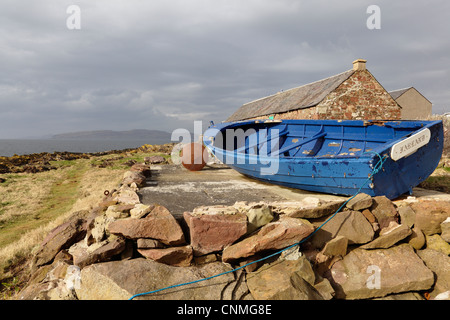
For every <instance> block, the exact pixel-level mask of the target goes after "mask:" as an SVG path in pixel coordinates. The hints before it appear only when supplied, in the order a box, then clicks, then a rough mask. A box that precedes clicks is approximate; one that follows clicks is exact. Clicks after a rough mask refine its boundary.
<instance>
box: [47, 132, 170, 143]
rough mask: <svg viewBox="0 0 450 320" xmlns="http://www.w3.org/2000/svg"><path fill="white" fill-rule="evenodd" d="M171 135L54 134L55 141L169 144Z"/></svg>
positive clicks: (129, 133)
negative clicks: (136, 141) (133, 141)
mask: <svg viewBox="0 0 450 320" xmlns="http://www.w3.org/2000/svg"><path fill="white" fill-rule="evenodd" d="M170 138H171V134H170V133H168V132H165V131H160V130H145V129H136V130H128V131H113V130H97V131H80V132H70V133H61V134H55V135H53V136H52V139H55V140H122V141H127V140H148V141H149V143H169V142H171V141H170Z"/></svg>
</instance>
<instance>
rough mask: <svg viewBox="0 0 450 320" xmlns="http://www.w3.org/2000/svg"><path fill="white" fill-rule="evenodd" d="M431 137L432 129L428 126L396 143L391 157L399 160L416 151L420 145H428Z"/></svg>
mask: <svg viewBox="0 0 450 320" xmlns="http://www.w3.org/2000/svg"><path fill="white" fill-rule="evenodd" d="M430 138H431V132H430V129H428V128H426V129H423V130H422V131H420V132H417V133H415V134H413V135H412V136H411V137H409V138H406V139H404V140H402V141H400V142H397V143H396V144H394V145H393V146H392V148H391V159H392V160H394V161H397V160H399V159H401V158H404V157H407V156H409V155H411V154H413V153H414V152H416V151H417V150H418V149H419V148H420V147H423V146H424V145H426V144H427V143H428V142H429V141H430Z"/></svg>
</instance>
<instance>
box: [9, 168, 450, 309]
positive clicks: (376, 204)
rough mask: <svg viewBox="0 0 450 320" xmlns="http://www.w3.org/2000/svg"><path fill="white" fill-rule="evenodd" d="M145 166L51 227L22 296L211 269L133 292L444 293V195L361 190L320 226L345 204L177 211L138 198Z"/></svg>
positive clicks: (260, 295)
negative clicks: (397, 195) (397, 196)
mask: <svg viewBox="0 0 450 320" xmlns="http://www.w3.org/2000/svg"><path fill="white" fill-rule="evenodd" d="M149 175H151V170H150V167H149V166H147V165H143V164H136V165H135V166H133V167H132V168H131V170H130V172H128V173H126V174H125V175H124V179H123V183H122V184H121V186H120V187H119V188H118V189H117V190H113V191H111V192H109V194H107V195H106V196H105V198H104V199H103V201H102V202H101V203H99V205H98V206H97V207H96V208H94V209H93V210H92V211H89V212H79V213H77V214H75V215H74V216H73V217H72V219H71V220H70V221H67V222H66V223H64V224H62V225H60V226H58V227H57V228H55V229H54V230H52V231H51V232H50V233H49V234H48V236H47V237H46V238H45V240H44V241H43V243H42V245H41V246H40V248H39V250H38V252H37V253H36V255H35V257H34V260H33V265H32V271H33V272H32V276H31V278H30V280H29V282H28V284H27V286H26V287H25V288H24V289H23V290H22V291H21V292H20V294H19V295H18V296H19V299H54V300H70V299H80V300H97V299H102V300H103V299H129V298H131V297H132V296H134V295H136V294H140V293H144V292H149V291H155V290H159V289H163V288H165V287H168V286H172V285H176V284H182V283H187V282H192V281H198V280H201V279H204V278H208V277H211V276H214V275H217V274H223V275H222V276H220V277H215V278H212V279H210V280H207V281H208V283H207V285H205V284H202V283H198V284H189V285H185V286H182V287H178V288H172V289H167V290H163V291H158V292H156V293H153V294H148V295H142V296H139V297H136V299H170V300H174V299H186V300H201V299H204V300H210V299H214V300H219V299H225V300H240V299H247V300H249V299H267V300H271V299H287V300H291V299H294V300H297V299H298V300H305V299H310V300H319V299H320V300H322V299H325V300H329V299H372V298H383V299H415V300H422V299H444V298H447V299H448V296H449V291H450V277H449V273H448V270H449V268H450V261H449V259H450V258H449V253H450V251H449V248H450V245H449V243H448V241H449V224H450V223H449V221H450V218H449V217H450V202H449V201H409V202H406V201H401V202H395V203H394V202H392V201H390V200H388V199H387V198H385V197H373V198H372V197H370V196H368V195H364V194H361V195H358V196H357V197H355V198H354V199H352V200H351V201H350V202H347V203H346V204H345V206H344V207H343V208H342V210H341V211H340V212H339V213H337V214H336V215H335V216H334V217H333V218H332V219H331V220H330V221H329V222H328V223H326V224H325V225H324V226H323V227H322V228H321V229H319V230H318V227H319V226H320V225H322V224H323V223H324V221H326V220H327V219H328V218H329V217H330V215H332V214H333V213H334V212H335V211H336V210H337V209H338V208H339V207H341V206H342V205H343V204H344V201H333V202H331V201H328V202H325V201H322V200H319V199H318V198H314V197H309V198H305V199H304V200H302V201H286V202H271V203H265V202H260V203H246V202H237V203H235V204H234V205H233V206H213V207H198V208H196V209H195V210H193V211H192V212H186V213H185V214H184V216H183V217H180V218H178V219H176V218H175V217H174V216H173V215H172V214H171V213H170V212H169V211H168V210H167V208H165V207H163V206H160V205H158V204H156V203H155V204H153V205H144V204H142V203H141V202H140V200H139V196H138V193H137V191H138V188H139V186H143V185H145V179H146V178H148V177H149ZM299 242H302V243H301V244H300V245H296V244H297V243H299ZM286 248H288V249H287V250H285V249H286ZM280 250H283V251H282V252H281V253H279V252H278V251H280ZM277 252H278V253H277ZM274 253H275V254H274ZM268 255H271V257H270V258H269V259H262V258H264V257H267V256H268ZM236 268H238V270H235V269H236ZM233 270H235V271H233Z"/></svg>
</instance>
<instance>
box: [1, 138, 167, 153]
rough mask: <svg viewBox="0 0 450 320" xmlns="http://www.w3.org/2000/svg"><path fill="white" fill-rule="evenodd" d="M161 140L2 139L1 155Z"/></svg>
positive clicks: (105, 147) (97, 148)
mask: <svg viewBox="0 0 450 320" xmlns="http://www.w3.org/2000/svg"><path fill="white" fill-rule="evenodd" d="M164 143H170V141H161V140H159V141H158V140H155V141H152V140H56V139H42V140H35V139H29V140H26V139H21V140H19V139H0V156H3V157H11V156H13V155H15V154H16V155H25V154H32V153H41V152H48V153H53V152H64V151H67V152H73V153H94V152H103V151H110V150H124V149H130V148H139V147H140V146H142V145H144V144H164Z"/></svg>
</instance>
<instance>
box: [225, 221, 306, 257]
mask: <svg viewBox="0 0 450 320" xmlns="http://www.w3.org/2000/svg"><path fill="white" fill-rule="evenodd" d="M313 231H314V227H313V225H312V224H311V223H310V222H308V221H307V220H303V219H297V218H291V217H282V218H281V219H280V220H279V221H276V222H271V223H269V224H267V225H265V226H264V227H262V228H261V230H260V231H259V232H258V233H257V234H255V235H253V236H250V237H248V238H246V239H244V240H242V241H240V242H238V243H236V244H234V245H231V246H229V247H226V248H225V249H224V250H223V255H222V260H223V261H224V262H229V261H233V260H236V259H240V258H246V257H249V256H252V255H254V254H255V253H257V252H260V251H264V250H277V249H282V248H285V247H288V246H290V245H293V244H295V243H297V242H299V241H301V240H303V239H304V238H306V237H307V236H308V235H309V234H311V233H312V232H313Z"/></svg>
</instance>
